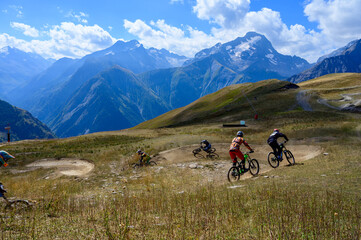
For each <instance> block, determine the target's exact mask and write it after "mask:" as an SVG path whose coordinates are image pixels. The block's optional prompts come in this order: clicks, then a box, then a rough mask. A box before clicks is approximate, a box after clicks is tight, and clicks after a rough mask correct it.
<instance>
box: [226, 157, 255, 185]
mask: <svg viewBox="0 0 361 240" xmlns="http://www.w3.org/2000/svg"><path fill="white" fill-rule="evenodd" d="M250 153H251V152H246V153H245V154H244V160H245V164H244V166H243V165H242V163H241V162H239V161H237V163H236V166H233V167H231V168H230V169H229V170H228V174H227V177H228V181H230V182H235V181H238V180H239V178H240V176H241V175H243V174H244V173H246V172H248V171H249V172H250V173H251V174H252V175H253V176H256V175H257V174H258V173H259V163H258V161H257V160H256V159H252V158H251V156H250V155H249V154H250Z"/></svg>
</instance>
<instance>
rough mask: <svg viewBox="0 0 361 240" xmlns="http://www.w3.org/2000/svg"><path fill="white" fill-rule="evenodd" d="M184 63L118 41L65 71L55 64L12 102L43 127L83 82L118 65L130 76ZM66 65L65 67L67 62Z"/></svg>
mask: <svg viewBox="0 0 361 240" xmlns="http://www.w3.org/2000/svg"><path fill="white" fill-rule="evenodd" d="M185 60H186V58H185V57H182V56H178V55H176V54H172V53H170V52H168V51H166V50H164V49H162V50H157V49H154V48H151V49H145V48H144V47H143V45H141V44H140V43H139V42H137V41H135V40H133V41H129V42H123V41H118V42H117V43H115V44H114V45H113V46H111V47H109V48H107V49H104V50H101V51H97V52H94V53H92V54H89V55H87V56H85V57H83V58H82V59H79V60H74V62H73V63H72V64H71V65H69V66H66V67H65V65H66V64H64V61H65V60H64V59H61V60H59V61H62V62H63V63H59V61H58V62H56V63H55V64H54V65H57V67H55V66H53V67H52V68H51V69H49V71H47V72H45V73H42V74H41V75H39V76H38V77H37V78H36V79H34V81H35V82H36V83H39V84H36V85H35V84H34V85H32V84H29V85H28V86H27V87H26V91H22V96H21V97H18V98H15V97H14V98H13V99H14V100H17V101H16V103H17V105H19V106H21V107H24V108H26V109H27V110H29V111H30V112H32V113H33V114H34V115H35V116H37V117H38V118H39V119H41V120H42V121H44V122H45V123H50V122H51V121H53V120H54V118H55V117H56V116H57V115H58V114H59V112H60V111H61V109H62V108H63V107H64V106H65V105H66V104H67V101H69V100H70V98H71V97H72V96H73V95H74V93H75V91H77V90H78V89H79V87H80V86H81V85H82V84H84V83H85V82H86V81H87V80H89V79H90V78H92V77H94V76H95V75H97V74H99V73H100V72H102V71H105V70H107V69H110V68H111V67H113V66H115V65H118V66H121V67H123V68H127V69H129V70H131V71H132V72H135V73H140V72H144V71H148V70H153V69H159V68H169V67H173V66H178V65H180V64H182V63H183V62H184V61H185ZM67 63H69V61H68V60H67ZM60 66H61V67H60ZM52 69H55V70H54V71H56V72H57V73H56V74H53V73H51V71H50V70H52ZM61 71H63V72H61ZM51 75H52V76H51ZM49 83H56V84H49ZM35 86H36V88H35Z"/></svg>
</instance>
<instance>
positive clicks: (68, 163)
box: [27, 158, 94, 178]
mask: <svg viewBox="0 0 361 240" xmlns="http://www.w3.org/2000/svg"><path fill="white" fill-rule="evenodd" d="M27 167H28V168H31V169H38V168H54V169H55V172H53V173H52V174H51V175H50V176H48V177H51V178H56V177H59V176H62V175H65V176H77V177H81V176H85V175H87V174H88V173H90V172H91V171H92V170H93V169H94V164H93V163H91V162H88V161H85V160H80V159H71V158H63V159H60V160H56V159H41V160H38V161H35V162H33V163H30V164H28V165H27Z"/></svg>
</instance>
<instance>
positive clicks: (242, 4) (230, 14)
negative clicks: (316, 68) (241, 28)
mask: <svg viewBox="0 0 361 240" xmlns="http://www.w3.org/2000/svg"><path fill="white" fill-rule="evenodd" d="M249 5H250V0H197V4H196V5H195V6H194V7H193V11H194V12H195V13H196V14H197V16H198V18H200V19H203V20H209V21H210V22H213V23H217V24H218V25H220V26H221V27H223V28H233V27H234V26H235V24H238V23H239V21H240V20H241V19H242V18H243V17H244V16H245V15H246V13H247V12H248V10H249Z"/></svg>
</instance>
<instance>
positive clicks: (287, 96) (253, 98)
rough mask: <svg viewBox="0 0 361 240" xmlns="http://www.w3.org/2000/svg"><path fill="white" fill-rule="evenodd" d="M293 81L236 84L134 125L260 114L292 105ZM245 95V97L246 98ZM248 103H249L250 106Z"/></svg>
mask: <svg viewBox="0 0 361 240" xmlns="http://www.w3.org/2000/svg"><path fill="white" fill-rule="evenodd" d="M295 88H297V86H296V85H293V84H290V83H288V82H285V81H279V80H265V81H260V82H257V83H244V84H236V85H231V86H228V87H225V88H223V89H221V90H219V91H217V92H215V93H212V94H209V95H206V96H204V97H202V98H200V99H198V100H197V101H195V102H193V103H191V104H189V105H187V106H185V107H182V108H178V109H175V110H173V111H170V112H168V113H165V114H163V115H161V116H159V117H157V118H155V119H152V120H149V121H146V122H143V123H141V124H139V125H138V126H136V127H135V128H159V127H168V126H180V125H185V124H188V125H189V124H198V123H209V122H212V123H225V122H232V121H239V120H241V119H251V118H253V117H254V115H255V112H254V110H253V109H252V106H254V107H255V110H256V113H258V114H259V115H260V117H261V118H266V117H268V116H270V115H274V114H276V113H277V112H283V111H287V110H292V109H293V108H294V107H295V104H296V102H295V97H294V96H295V94H296V92H297V90H295ZM247 98H248V99H247ZM251 104H252V106H251Z"/></svg>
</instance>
